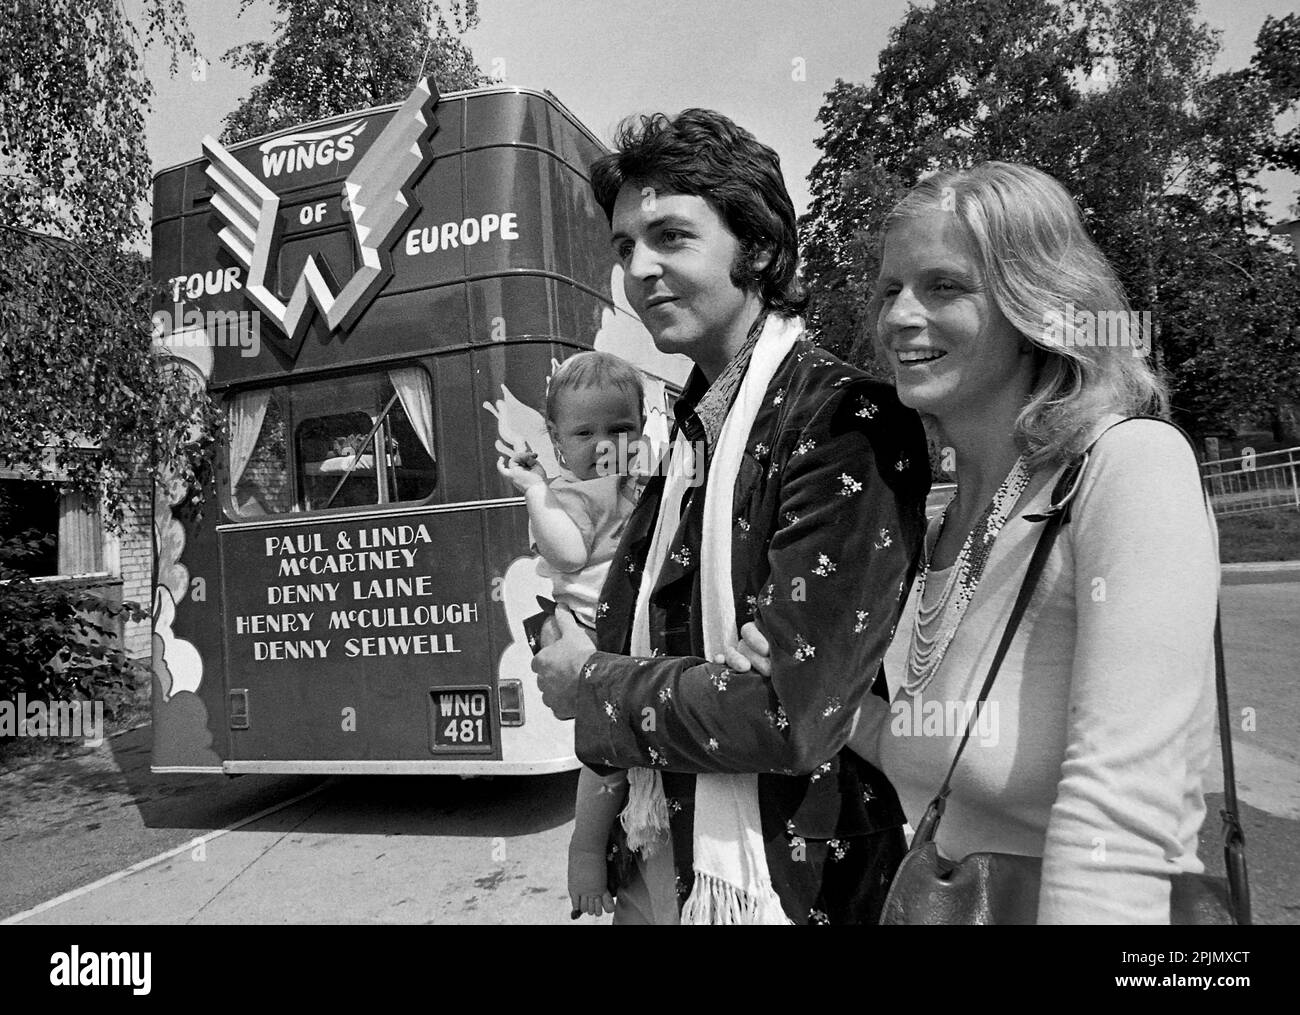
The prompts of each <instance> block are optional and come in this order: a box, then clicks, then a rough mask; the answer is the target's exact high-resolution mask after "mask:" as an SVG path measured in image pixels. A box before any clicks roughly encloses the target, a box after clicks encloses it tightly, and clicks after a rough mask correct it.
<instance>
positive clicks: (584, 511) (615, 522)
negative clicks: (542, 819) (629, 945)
mask: <svg viewBox="0 0 1300 1015" xmlns="http://www.w3.org/2000/svg"><path fill="white" fill-rule="evenodd" d="M644 406H645V392H644V388H643V386H642V383H641V375H640V374H639V373H638V372H637V370H636V368H635V367H633V366H632V365H631V364H629V363H627V362H625V361H624V360H621V359H619V358H618V357H617V356H611V355H609V354H608V353H602V352H583V353H578V354H577V355H576V356H571V357H570V358H569V359H567V360H565V361H564V362H563V363H561V364H560V366H559V368H558V369H557V370H556V371H555V375H554V376H553V377H552V378H551V384H550V388H549V389H548V390H547V393H546V427H547V430H548V431H549V433H550V436H551V443H552V444H553V445H554V447H555V457H556V458H557V460H558V461H559V463H560V465H561V466H563V467H564V468H565V469H566V470H567V472H568V473H569V475H563V474H562V475H560V476H556V477H554V478H549V477H547V475H546V472H545V470H543V469H542V467H541V465H539V464H538V462H537V456H536V454H534V453H532V452H530V451H525V452H522V453H519V454H516V455H514V456H513V457H512V458H511V459H510V460H509V461H508V462H507V461H506V460H505V459H504V458H503V459H501V461H500V462H498V463H497V468H498V470H499V471H500V472H501V474H502V475H503V476H505V477H507V478H508V479H509V480H510V481H511V482H512V483H514V485H515V487H516V488H517V489H518V490H519V491H520V492H521V493H523V495H524V501H525V503H526V504H527V505H528V522H529V528H530V530H531V533H532V538H533V541H534V545H535V547H536V550H537V552H538V553H539V554H540V555H541V557H542V563H541V564H539V565H538V568H537V573H538V574H540V575H542V576H543V577H546V578H549V579H551V583H552V588H553V590H554V597H555V600H556V602H557V604H558V607H557V608H558V609H562V610H567V611H568V612H569V613H570V614H571V615H572V616H573V617H574V619H575V620H577V622H578V624H579V625H580V626H581V627H582V628H583V629H584V631H585V632H586V633H587V634H588V636H589V637H590V638H591V640H592V644H593V646H594V644H595V630H596V605H597V601H598V600H599V598H600V590H601V586H602V585H604V583H605V575H606V574H607V573H608V571H609V566H610V562H611V561H612V560H613V558H614V553H615V551H616V550H617V549H618V543H619V539H620V537H621V536H622V535H623V527H624V525H625V524H626V523H627V519H628V516H629V515H631V513H632V508H633V507H634V506H635V505H636V500H637V497H638V495H639V494H640V490H641V482H642V480H643V479H644V477H643V476H636V475H628V474H621V473H619V472H618V471H617V466H618V465H619V464H622V463H626V462H628V461H630V460H632V459H633V456H634V453H635V451H636V449H638V448H639V447H640V441H641V435H642V432H643V429H644V425H645V423H644V411H645V410H644ZM620 445H621V446H622V448H620ZM624 449H625V450H624ZM548 624H550V622H548ZM552 633H553V632H552ZM550 640H551V638H550V637H548V636H547V635H546V634H544V642H545V643H547V644H549V642H550ZM626 785H627V775H626V773H624V772H618V773H615V774H614V775H611V776H606V777H602V776H599V775H597V774H596V773H595V772H593V771H591V769H589V768H586V767H585V766H584V767H583V769H582V771H581V772H580V773H579V776H578V795H577V800H576V802H575V805H574V828H573V838H572V839H571V840H570V843H569V898H570V900H571V902H572V904H573V911H574V915H575V916H577V915H578V914H579V913H587V914H589V915H591V916H599V915H601V913H604V912H610V913H612V912H613V911H614V900H613V898H612V897H611V895H610V893H609V890H608V887H607V882H606V867H605V848H606V844H607V842H608V839H609V833H610V829H611V828H612V827H613V824H614V821H615V819H616V818H617V815H618V812H619V809H620V807H621V805H622V803H623V799H624V796H625V792H624V790H625V787H626Z"/></svg>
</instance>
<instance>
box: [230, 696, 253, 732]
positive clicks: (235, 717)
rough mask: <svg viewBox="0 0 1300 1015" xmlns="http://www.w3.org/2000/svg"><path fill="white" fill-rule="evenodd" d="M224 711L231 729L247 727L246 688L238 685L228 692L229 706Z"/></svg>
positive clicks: (244, 728)
mask: <svg viewBox="0 0 1300 1015" xmlns="http://www.w3.org/2000/svg"><path fill="white" fill-rule="evenodd" d="M226 711H227V714H228V715H229V716H230V728H231V729H232V730H246V729H248V688H246V687H240V688H237V689H235V690H232V691H231V692H230V707H229V708H228V709H227V710H226Z"/></svg>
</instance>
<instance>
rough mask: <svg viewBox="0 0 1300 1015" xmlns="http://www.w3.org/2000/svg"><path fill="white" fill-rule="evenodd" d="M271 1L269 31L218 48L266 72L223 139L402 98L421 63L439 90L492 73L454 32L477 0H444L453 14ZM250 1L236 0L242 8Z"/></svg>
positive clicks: (374, 0)
mask: <svg viewBox="0 0 1300 1015" xmlns="http://www.w3.org/2000/svg"><path fill="white" fill-rule="evenodd" d="M274 2H275V7H276V10H277V11H279V13H280V14H281V15H283V20H280V21H277V22H276V24H275V32H276V35H275V38H274V39H272V40H271V41H269V42H267V41H256V42H249V43H245V44H244V45H242V46H236V47H235V48H234V49H231V50H230V51H229V52H227V53H226V54H225V56H224V57H223V59H224V60H226V62H228V63H230V64H231V65H233V66H235V67H246V68H248V69H249V70H250V71H251V72H252V73H253V75H254V76H260V75H262V74H266V75H267V79H266V80H265V81H263V82H261V83H259V84H257V85H255V86H254V87H253V90H252V92H251V93H250V94H249V95H248V97H247V98H246V99H244V100H243V101H242V102H241V103H240V104H239V107H238V108H237V109H236V110H234V112H232V113H230V114H229V115H228V116H227V117H226V129H225V131H224V133H223V135H222V141H223V142H225V143H226V144H233V143H235V142H237V141H243V140H247V139H248V138H251V137H257V136H258V135H261V134H267V133H270V132H272V131H276V130H280V129H282V128H285V127H291V126H293V125H295V124H299V123H307V122H309V121H312V120H319V119H323V118H325V117H328V116H334V115H337V114H340V113H350V112H353V111H354V110H359V109H366V108H368V107H370V106H379V105H384V104H386V103H391V102H400V101H401V100H402V99H405V98H406V96H407V95H409V94H410V92H411V89H412V88H413V87H414V86H415V83H416V81H417V80H418V79H419V78H420V76H421V71H422V69H423V71H424V73H432V75H433V78H434V80H435V81H436V82H437V85H438V89H439V90H440V91H443V92H449V91H455V90H457V89H463V88H474V87H477V86H479V85H485V84H487V83H488V82H489V79H488V78H487V76H486V75H484V74H483V73H481V72H480V71H479V69H478V67H477V65H476V64H475V63H474V56H473V54H472V53H471V52H470V51H469V48H468V47H467V46H466V45H465V44H464V42H462V41H461V39H460V36H461V35H463V34H464V33H466V32H468V31H469V30H470V29H471V28H473V27H474V26H475V25H476V24H477V23H478V0H451V2H450V3H449V4H448V5H447V6H448V12H449V14H450V18H451V20H450V22H449V21H448V15H447V14H444V13H443V11H442V8H441V6H440V5H439V4H434V3H430V2H428V0H385V2H380V0H274ZM251 3H252V0H243V2H242V3H241V5H240V11H241V13H242V11H243V10H245V9H246V8H247V7H248V6H249V5H250V4H251ZM453 28H454V30H453ZM430 29H432V35H431V34H430Z"/></svg>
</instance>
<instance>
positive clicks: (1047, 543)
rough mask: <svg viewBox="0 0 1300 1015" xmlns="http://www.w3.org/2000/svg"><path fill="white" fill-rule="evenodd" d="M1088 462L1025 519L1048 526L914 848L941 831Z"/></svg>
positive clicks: (1075, 467)
mask: <svg viewBox="0 0 1300 1015" xmlns="http://www.w3.org/2000/svg"><path fill="white" fill-rule="evenodd" d="M1090 450H1091V448H1090V449H1089V451H1090ZM1087 460H1088V451H1085V452H1084V453H1083V454H1081V455H1080V456H1079V457H1078V458H1076V459H1075V460H1074V461H1073V462H1071V463H1070V465H1069V466H1067V468H1066V470H1065V472H1064V473H1062V475H1061V478H1060V479H1059V480H1058V481H1057V484H1056V486H1055V488H1054V489H1053V490H1052V501H1051V507H1049V508H1048V509H1047V511H1046V512H1045V513H1044V514H1042V515H1026V518H1028V519H1029V520H1030V521H1045V522H1046V524H1045V525H1044V526H1043V529H1042V532H1041V533H1040V534H1039V537H1038V542H1037V544H1036V545H1035V546H1034V553H1033V556H1031V557H1030V558H1029V567H1028V568H1026V570H1025V579H1024V581H1023V582H1021V584H1020V592H1019V594H1018V595H1017V596H1016V601H1015V604H1014V605H1013V606H1012V607H1011V618H1010V619H1009V620H1008V621H1007V627H1006V630H1005V631H1003V632H1002V640H1001V641H1000V642H999V643H998V648H997V651H996V652H995V653H994V654H993V662H992V663H991V664H990V666H989V672H988V676H986V677H985V678H984V686H983V687H981V688H980V693H979V698H978V699H977V700H976V702H975V708H974V710H973V711H972V712H971V715H970V717H969V718H968V719H967V721H966V732H965V733H963V734H962V738H961V743H960V744H958V745H957V753H956V754H954V755H953V758H952V764H950V765H949V766H948V774H947V775H945V776H944V779H943V785H942V786H941V787H940V788H939V792H938V794H937V795H936V796H935V798H934V799H933V800H932V801H930V806H929V807H927V808H926V811H925V816H924V817H923V818H922V819H921V822H920V824H918V825H917V828H916V834H915V835H914V836H913V838H912V847H913V848H915V847H916V846H920V845H925V844H926V843H927V842H930V841H932V840H933V839H934V836H935V833H936V832H938V830H939V820H940V819H941V818H942V817H943V811H944V807H945V806H946V804H947V801H948V794H949V793H950V792H952V785H951V784H952V776H953V772H955V771H956V770H957V762H958V761H960V760H961V756H962V752H963V751H965V750H966V742H967V741H968V740H969V739H970V735H971V731H972V730H974V728H975V722H976V720H977V719H978V717H979V713H980V710H981V709H982V708H983V707H984V701H985V699H986V698H988V696H989V691H990V690H991V689H992V687H993V681H994V679H995V678H996V677H997V675H998V670H999V669H1001V668H1002V660H1003V659H1004V658H1005V657H1006V654H1007V650H1008V649H1009V648H1010V647H1011V641H1012V639H1013V638H1014V637H1015V634H1016V628H1018V627H1019V626H1020V618H1021V617H1023V616H1024V614H1025V610H1026V609H1027V608H1028V606H1029V601H1030V599H1032V598H1033V595H1034V588H1035V586H1037V584H1038V578H1039V575H1041V574H1042V573H1043V567H1044V566H1045V565H1046V564H1047V555H1048V554H1049V553H1051V551H1052V546H1053V544H1054V543H1055V542H1056V536H1057V534H1058V533H1059V532H1060V530H1061V526H1062V525H1064V524H1065V521H1066V518H1067V512H1068V509H1069V502H1070V500H1071V499H1072V498H1073V497H1074V494H1075V491H1076V490H1077V489H1078V483H1079V479H1080V477H1081V476H1082V474H1083V466H1084V463H1085V462H1086V461H1087Z"/></svg>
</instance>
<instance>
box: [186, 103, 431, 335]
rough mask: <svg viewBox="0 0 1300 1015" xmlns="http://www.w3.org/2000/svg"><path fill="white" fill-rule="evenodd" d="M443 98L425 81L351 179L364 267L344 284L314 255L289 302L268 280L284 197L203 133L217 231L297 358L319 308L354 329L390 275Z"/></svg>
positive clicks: (336, 150)
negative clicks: (393, 246) (392, 252)
mask: <svg viewBox="0 0 1300 1015" xmlns="http://www.w3.org/2000/svg"><path fill="white" fill-rule="evenodd" d="M437 104H438V91H437V89H436V87H434V86H433V85H432V84H431V83H430V82H429V79H428V78H424V79H422V80H421V81H420V82H419V84H417V85H416V86H415V90H414V91H413V92H411V95H410V97H409V98H407V100H406V102H405V103H403V105H402V107H401V108H400V109H399V110H398V111H397V112H396V113H394V114H393V118H392V119H391V120H389V121H388V125H387V126H386V127H384V130H383V131H382V133H380V135H379V136H378V137H377V138H375V142H374V144H373V145H372V146H371V148H370V150H369V151H368V152H366V154H365V155H364V156H362V158H361V161H359V162H358V163H357V165H356V167H355V168H354V169H353V170H352V172H351V173H349V174H348V178H347V180H345V181H344V184H343V198H344V208H345V210H346V211H347V213H348V220H349V223H350V224H351V227H352V233H353V236H354V238H355V239H356V246H357V249H358V251H359V252H360V258H361V264H360V267H359V268H358V269H357V271H356V273H355V274H354V275H353V276H352V277H351V278H350V279H348V280H347V282H346V283H345V284H344V285H343V286H342V288H341V289H339V288H337V287H336V286H335V284H334V279H333V277H332V275H331V274H330V271H329V267H328V266H327V265H326V264H325V263H324V261H318V260H317V259H316V258H315V257H308V258H307V263H306V264H304V265H303V268H302V274H301V275H299V276H298V280H297V281H296V282H295V283H294V287H293V291H292V293H291V294H290V296H289V299H288V301H287V302H286V301H282V300H281V299H280V298H279V297H277V296H276V294H275V292H274V291H273V290H272V289H271V287H270V286H268V285H267V277H268V273H269V272H268V269H269V268H270V266H271V264H272V263H273V261H272V255H273V253H274V252H275V251H276V250H277V249H278V247H279V241H280V198H279V196H278V195H277V194H275V193H274V192H273V191H272V190H271V189H270V188H268V187H267V186H266V184H264V183H263V182H262V181H261V180H259V179H258V178H257V177H256V176H255V175H254V174H253V173H251V172H250V171H249V170H248V169H247V168H245V167H244V166H243V165H242V164H241V163H240V162H238V161H237V160H236V159H235V157H234V156H233V155H231V154H230V152H228V151H227V150H226V149H225V148H224V147H223V146H222V145H221V144H220V143H219V142H218V141H216V140H215V139H214V138H212V137H205V138H204V139H203V153H204V154H205V155H206V156H207V157H208V169H207V175H208V178H209V179H210V180H211V181H212V184H213V186H214V188H215V191H214V193H213V195H212V208H213V210H214V211H215V212H216V213H217V216H218V218H219V219H220V220H221V222H222V229H221V230H220V232H219V233H218V234H217V236H218V238H219V239H220V241H221V243H222V245H223V246H225V248H226V249H227V250H228V251H230V253H231V255H232V256H233V257H234V258H235V260H236V261H237V262H238V263H239V264H241V265H243V266H244V268H245V272H246V275H245V277H246V278H247V283H246V285H245V287H244V292H245V295H246V296H247V297H248V299H249V301H250V302H252V303H253V305H254V306H256V307H257V309H258V310H260V311H261V312H262V314H263V315H265V317H266V318H268V319H269V320H271V321H272V322H274V323H275V325H276V326H277V327H278V328H279V329H280V330H281V331H282V332H284V335H285V339H286V344H285V345H284V346H283V348H284V350H285V352H287V353H288V354H289V355H290V356H296V355H297V353H298V349H299V347H300V346H301V345H302V340H303V337H304V336H305V334H306V332H307V325H308V324H309V323H310V322H311V311H312V307H313V306H314V307H315V308H316V310H317V311H319V313H320V314H321V316H322V317H323V318H324V320H325V323H326V325H327V326H328V327H329V329H330V330H331V331H337V330H339V329H340V328H347V327H351V325H352V324H353V323H354V322H355V321H356V318H357V317H358V316H359V315H360V314H361V312H362V311H363V310H364V309H365V307H366V305H367V303H368V302H369V300H370V297H372V296H373V295H374V293H375V292H376V290H377V289H378V288H379V287H380V285H382V283H383V281H384V280H385V278H386V277H387V273H388V268H389V265H388V263H387V259H386V255H385V251H386V250H387V248H388V247H389V245H390V241H391V240H392V238H393V237H394V236H396V235H397V234H398V232H400V231H401V230H402V229H403V228H404V227H405V226H406V224H407V223H409V222H410V220H411V219H412V217H414V215H415V213H416V211H417V210H418V209H417V208H416V207H415V205H414V198H413V196H412V194H411V188H412V186H413V185H414V183H415V178H416V177H417V176H418V175H419V173H420V170H421V167H422V166H423V164H424V161H425V158H426V157H427V154H428V146H429V139H430V138H431V137H432V136H433V134H434V132H435V131H436V130H437V129H438V127H437V121H436V120H435V118H434V115H433V111H434V107H435V106H437ZM364 126H365V125H364V124H362V127H364ZM358 133H360V129H358V128H356V125H355V124H349V125H348V126H347V127H345V128H343V129H342V132H341V134H340V135H339V136H340V137H341V136H346V137H349V138H351V137H355V136H356V135H357V134H358ZM306 137H307V135H302V134H300V135H295V136H294V137H293V138H285V139H284V140H285V141H286V142H287V141H293V143H294V144H297V142H299V141H302V140H303V139H304V138H306ZM334 137H335V136H334V135H332V134H330V133H329V132H321V133H320V134H319V136H317V137H315V138H314V139H313V140H315V141H316V142H317V149H318V151H317V156H316V157H317V158H318V159H319V149H320V147H321V146H322V144H323V142H324V141H326V140H330V139H331V138H334ZM273 143H274V142H268V144H273ZM340 144H341V143H336V144H335V145H334V146H333V148H332V149H331V150H332V153H333V154H332V155H331V159H332V158H335V157H337V156H339V155H340ZM263 147H265V146H263ZM289 151H291V152H292V151H296V150H295V149H289ZM349 153H350V148H349ZM299 155H300V153H298V154H295V155H294V156H293V157H294V158H295V159H298V158H299ZM265 157H266V156H265V153H264V154H263V158H264V159H265ZM349 157H350V154H349ZM340 161H341V159H340ZM295 165H296V166H297V165H299V163H297V162H295Z"/></svg>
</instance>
